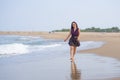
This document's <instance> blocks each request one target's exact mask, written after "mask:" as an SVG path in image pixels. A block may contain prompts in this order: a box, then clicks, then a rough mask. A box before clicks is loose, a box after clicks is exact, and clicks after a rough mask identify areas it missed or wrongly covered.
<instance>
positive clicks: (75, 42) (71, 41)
mask: <svg viewBox="0 0 120 80" xmlns="http://www.w3.org/2000/svg"><path fill="white" fill-rule="evenodd" d="M78 30H79V29H78V28H77V29H76V30H75V31H74V29H71V35H72V36H71V38H70V39H69V43H68V44H69V45H70V46H75V47H79V46H80V42H79V41H78V36H79V31H78Z"/></svg>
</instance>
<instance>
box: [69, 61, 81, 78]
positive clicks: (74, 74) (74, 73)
mask: <svg viewBox="0 0 120 80" xmlns="http://www.w3.org/2000/svg"><path fill="white" fill-rule="evenodd" d="M71 80H81V73H80V70H79V69H77V66H76V64H75V62H74V61H72V62H71Z"/></svg>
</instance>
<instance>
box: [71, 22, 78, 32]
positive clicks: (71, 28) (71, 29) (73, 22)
mask: <svg viewBox="0 0 120 80" xmlns="http://www.w3.org/2000/svg"><path fill="white" fill-rule="evenodd" d="M73 23H75V24H76V27H77V29H78V25H77V23H76V22H75V21H73V22H72V23H71V30H72V29H73Z"/></svg>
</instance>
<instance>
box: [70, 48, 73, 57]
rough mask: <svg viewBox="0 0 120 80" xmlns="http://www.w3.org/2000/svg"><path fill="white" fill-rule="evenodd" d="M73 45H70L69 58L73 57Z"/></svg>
mask: <svg viewBox="0 0 120 80" xmlns="http://www.w3.org/2000/svg"><path fill="white" fill-rule="evenodd" d="M73 52H74V47H73V46H70V59H72V58H73Z"/></svg>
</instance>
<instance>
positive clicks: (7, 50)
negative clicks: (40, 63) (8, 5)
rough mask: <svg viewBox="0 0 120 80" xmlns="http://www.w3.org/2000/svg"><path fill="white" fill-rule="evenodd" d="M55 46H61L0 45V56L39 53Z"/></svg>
mask: <svg viewBox="0 0 120 80" xmlns="http://www.w3.org/2000/svg"><path fill="white" fill-rule="evenodd" d="M57 46H61V44H51V45H25V44H20V43H13V44H4V45H0V54H1V55H15V54H26V53H30V52H34V51H40V50H44V49H46V48H53V47H57Z"/></svg>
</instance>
